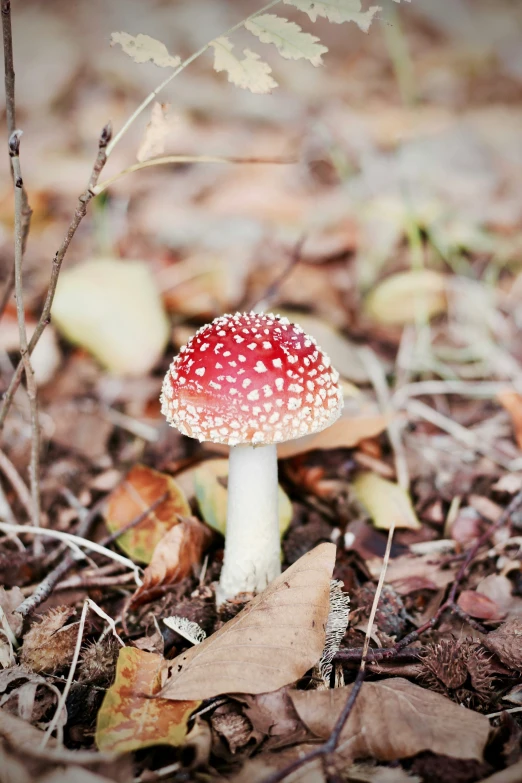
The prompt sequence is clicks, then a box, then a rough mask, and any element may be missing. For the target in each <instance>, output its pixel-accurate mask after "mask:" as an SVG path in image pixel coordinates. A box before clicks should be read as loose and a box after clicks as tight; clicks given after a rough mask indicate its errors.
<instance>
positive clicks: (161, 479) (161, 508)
mask: <svg viewBox="0 0 522 783" xmlns="http://www.w3.org/2000/svg"><path fill="white" fill-rule="evenodd" d="M163 496H164V497H165V499H164V500H163V501H161V498H162V497H163ZM158 501H161V502H160V503H159V505H158V506H156V507H155V508H154V510H153V511H150V513H149V514H147V516H146V517H145V519H143V520H142V521H141V522H140V523H139V525H136V527H133V528H131V529H130V530H128V531H127V532H126V533H123V535H121V536H120V537H119V538H118V539H117V541H118V546H119V547H121V549H123V551H124V552H125V553H126V554H127V555H129V557H131V558H132V559H133V560H138V561H140V562H143V563H150V560H151V558H152V554H153V552H154V549H155V547H156V546H157V544H159V542H160V541H161V539H162V537H163V536H164V535H165V533H166V532H167V531H168V530H170V529H171V528H172V527H173V526H174V525H177V524H178V522H179V516H180V515H181V516H184V517H185V516H189V514H190V506H189V504H188V502H187V499H186V497H185V495H184V494H183V491H182V490H181V489H180V487H179V486H178V485H177V484H176V482H175V481H174V479H173V478H171V476H168V475H167V474H166V473H160V472H159V471H157V470H153V469H152V468H148V467H147V466H146V465H140V464H137V465H135V466H134V467H133V468H132V469H131V470H130V471H129V473H127V476H126V477H125V481H124V482H123V483H122V484H121V486H119V487H117V488H116V490H115V491H114V492H113V493H112V495H111V497H110V500H109V505H108V508H107V511H106V514H105V521H106V523H107V527H108V528H109V530H110V531H111V533H115V532H117V531H118V530H121V529H122V528H124V527H126V525H128V524H129V522H132V521H133V520H134V519H136V518H137V517H139V516H140V514H142V513H143V512H144V511H147V509H149V508H150V507H151V506H152V505H153V504H154V503H157V502H158Z"/></svg>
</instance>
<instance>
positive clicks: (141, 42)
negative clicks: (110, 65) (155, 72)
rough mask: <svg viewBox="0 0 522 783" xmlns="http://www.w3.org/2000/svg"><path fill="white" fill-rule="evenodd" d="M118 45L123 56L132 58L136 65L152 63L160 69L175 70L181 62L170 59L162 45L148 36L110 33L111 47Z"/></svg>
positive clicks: (174, 58) (176, 59)
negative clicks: (126, 55) (123, 53)
mask: <svg viewBox="0 0 522 783" xmlns="http://www.w3.org/2000/svg"><path fill="white" fill-rule="evenodd" d="M114 44H119V45H120V46H121V48H122V49H123V51H124V52H125V54H128V55H129V57H132V59H133V60H134V62H136V63H148V62H153V63H154V65H158V66H159V67H160V68H177V67H178V65H180V63H181V60H180V58H179V57H172V55H170V54H169V51H168V49H167V47H166V46H165V44H164V43H161V41H157V40H156V39H155V38H151V37H150V35H143V33H138V35H129V33H112V35H111V46H114Z"/></svg>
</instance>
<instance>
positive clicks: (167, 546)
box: [132, 517, 212, 606]
mask: <svg viewBox="0 0 522 783" xmlns="http://www.w3.org/2000/svg"><path fill="white" fill-rule="evenodd" d="M211 538H212V533H211V532H210V530H209V529H208V527H207V526H206V525H203V524H202V523H201V522H200V521H199V519H196V517H183V518H182V520H181V522H180V523H179V524H178V525H176V526H175V527H173V528H171V529H170V530H169V531H168V532H167V533H165V535H164V536H163V538H162V539H161V540H160V541H159V542H158V543H157V545H156V548H155V549H154V552H153V554H152V558H151V561H150V563H149V565H148V566H147V568H146V569H145V571H144V573H143V584H142V585H140V587H138V589H137V590H136V592H135V593H134V596H133V598H132V605H133V606H136V605H138V604H140V603H142V602H143V601H146V600H150V599H151V598H152V597H153V596H154V591H155V588H156V589H157V588H158V587H161V586H162V585H170V584H175V583H176V582H180V581H181V580H182V579H184V578H185V577H186V576H188V575H189V574H190V572H191V571H192V569H193V568H194V566H196V565H197V564H199V563H200V562H201V556H202V554H203V552H204V550H205V547H206V546H207V545H208V544H209V542H210V539H211Z"/></svg>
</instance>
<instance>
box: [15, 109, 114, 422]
mask: <svg viewBox="0 0 522 783" xmlns="http://www.w3.org/2000/svg"><path fill="white" fill-rule="evenodd" d="M110 138H111V126H110V123H109V124H107V125H106V126H105V127H104V128H103V130H102V132H101V135H100V140H99V143H98V155H97V156H96V160H95V162H94V166H93V169H92V172H91V176H90V178H89V183H88V185H87V189H86V190H85V192H84V193H82V195H81V196H80V197H79V199H78V206H77V207H76V211H75V213H74V215H73V218H72V220H71V222H70V224H69V228H68V229H67V232H66V234H65V237H64V238H63V241H62V244H61V245H60V248H59V249H58V251H57V252H56V255H55V256H54V260H53V266H52V270H51V279H50V281H49V287H48V289H47V296H46V298H45V303H44V306H43V310H42V314H41V316H40V319H39V321H38V323H37V325H36V329H35V330H34V333H33V336H32V337H31V339H30V341H29V345H28V347H27V353H28V354H29V356H30V355H31V353H32V352H33V350H34V348H35V346H36V345H37V343H38V340H39V339H40V337H41V336H42V332H43V331H44V329H45V327H46V326H47V324H48V323H49V322H50V319H51V307H52V304H53V299H54V294H55V291H56V286H57V283H58V276H59V274H60V269H61V266H62V261H63V259H64V256H65V254H66V252H67V250H68V248H69V245H70V243H71V240H72V238H73V236H74V235H75V233H76V230H77V228H78V226H79V225H80V223H81V222H82V220H83V218H84V217H85V215H86V214H87V205H88V204H89V202H90V201H91V199H92V198H93V197H94V193H93V188H95V187H96V184H97V182H98V179H99V176H100V174H101V171H102V169H103V167H104V166H105V163H106V161H107V144H108V143H109V140H110ZM22 372H23V363H22V362H19V364H18V366H17V368H16V370H15V372H14V375H13V377H12V378H11V383H10V384H9V388H8V389H7V391H6V393H5V395H4V401H3V405H2V408H1V410H0V429H1V428H2V427H3V426H4V423H5V419H6V417H7V414H8V412H9V408H10V407H11V404H12V402H13V398H14V395H15V394H16V391H17V389H18V386H19V385H20V380H21V377H22Z"/></svg>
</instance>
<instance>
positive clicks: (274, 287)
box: [245, 234, 306, 313]
mask: <svg viewBox="0 0 522 783" xmlns="http://www.w3.org/2000/svg"><path fill="white" fill-rule="evenodd" d="M305 241H306V234H303V236H301V237H300V238H299V239H298V240H297V242H296V243H295V246H294V249H293V250H292V254H291V256H290V260H289V261H288V264H287V265H286V266H285V268H284V269H283V271H282V272H281V274H280V275H279V276H278V277H277V278H276V279H275V280H274V281H273V282H272V283H270V285H269V286H268V288H267V290H266V291H265V293H264V294H263V295H262V296H260V297H258V299H257V300H256V302H255V303H254V304H253V305H252V306H250V307H245V310H251V311H252V310H253V311H255V312H258V313H259V312H263V311H264V310H266V308H267V307H268V306H270V302H271V301H272V300H273V299H274V297H275V295H276V294H277V292H278V291H279V289H280V288H281V286H282V285H283V283H284V282H285V280H286V279H287V278H288V277H289V276H290V275H291V274H292V272H293V271H294V269H295V267H296V266H297V264H298V263H299V262H300V261H301V254H302V250H303V245H304V243H305Z"/></svg>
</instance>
